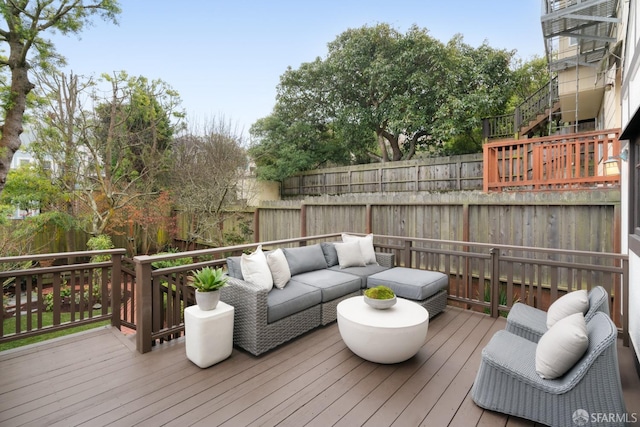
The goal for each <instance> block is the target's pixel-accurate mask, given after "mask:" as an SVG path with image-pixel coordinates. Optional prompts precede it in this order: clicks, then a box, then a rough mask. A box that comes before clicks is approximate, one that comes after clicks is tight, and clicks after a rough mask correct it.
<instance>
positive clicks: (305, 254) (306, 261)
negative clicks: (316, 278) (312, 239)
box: [282, 244, 327, 276]
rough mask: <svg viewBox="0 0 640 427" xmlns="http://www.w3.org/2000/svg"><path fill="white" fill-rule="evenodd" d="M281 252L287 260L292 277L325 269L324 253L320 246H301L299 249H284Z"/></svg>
mask: <svg viewBox="0 0 640 427" xmlns="http://www.w3.org/2000/svg"><path fill="white" fill-rule="evenodd" d="M282 251H283V252H284V256H285V257H286V258H287V263H288V264H289V271H291V275H292V276H295V275H296V274H300V273H306V272H307V271H314V270H320V269H323V268H327V261H326V260H325V259H324V252H322V247H321V246H320V244H315V245H311V246H301V247H299V248H284V249H283V250H282Z"/></svg>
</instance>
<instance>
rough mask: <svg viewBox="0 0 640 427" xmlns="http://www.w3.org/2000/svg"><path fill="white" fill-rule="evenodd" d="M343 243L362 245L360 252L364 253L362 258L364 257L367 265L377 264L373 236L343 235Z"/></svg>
mask: <svg viewBox="0 0 640 427" xmlns="http://www.w3.org/2000/svg"><path fill="white" fill-rule="evenodd" d="M342 241H343V242H345V243H348V242H358V243H360V250H361V251H362V256H363V257H364V263H365V264H377V263H378V262H377V261H376V251H375V249H374V248H373V234H367V235H366V236H364V237H360V236H353V235H351V234H346V233H342Z"/></svg>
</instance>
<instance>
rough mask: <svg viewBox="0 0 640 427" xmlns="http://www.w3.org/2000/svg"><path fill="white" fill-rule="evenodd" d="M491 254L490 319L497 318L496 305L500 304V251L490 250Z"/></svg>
mask: <svg viewBox="0 0 640 427" xmlns="http://www.w3.org/2000/svg"><path fill="white" fill-rule="evenodd" d="M489 253H490V254H491V284H490V286H491V293H490V298H491V317H498V316H499V315H500V313H499V312H498V304H499V303H500V268H499V267H500V249H498V248H492V249H491V251H489Z"/></svg>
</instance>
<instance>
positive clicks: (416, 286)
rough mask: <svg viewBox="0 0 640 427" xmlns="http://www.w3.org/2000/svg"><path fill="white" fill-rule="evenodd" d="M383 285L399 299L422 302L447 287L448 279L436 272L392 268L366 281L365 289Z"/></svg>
mask: <svg viewBox="0 0 640 427" xmlns="http://www.w3.org/2000/svg"><path fill="white" fill-rule="evenodd" d="M379 285H384V286H388V287H390V288H391V289H393V292H395V294H396V295H397V296H399V297H402V298H408V299H412V300H417V301H422V300H424V299H427V298H429V297H430V296H431V295H434V294H435V293H436V292H438V291H439V290H441V289H446V288H447V287H448V286H449V278H448V277H447V275H446V274H443V273H440V272H438V271H428V270H420V269H417V268H406V267H394V268H391V269H389V270H385V271H382V272H380V273H376V274H374V275H372V276H369V278H368V279H367V287H369V288H373V287H375V286H379Z"/></svg>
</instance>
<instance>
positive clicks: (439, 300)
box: [415, 289, 448, 319]
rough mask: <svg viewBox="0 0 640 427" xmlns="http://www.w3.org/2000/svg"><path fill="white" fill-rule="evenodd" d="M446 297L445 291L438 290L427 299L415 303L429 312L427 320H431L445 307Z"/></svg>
mask: <svg viewBox="0 0 640 427" xmlns="http://www.w3.org/2000/svg"><path fill="white" fill-rule="evenodd" d="M447 296H448V293H447V290H446V289H440V290H439V291H438V292H436V293H435V294H433V295H432V296H430V297H429V298H427V299H423V300H422V301H415V302H417V303H418V304H420V305H421V306H423V307H424V308H426V309H427V311H428V312H429V319H431V318H433V316H435V315H437V314H439V313H442V312H443V311H444V309H445V308H446V307H447Z"/></svg>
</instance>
